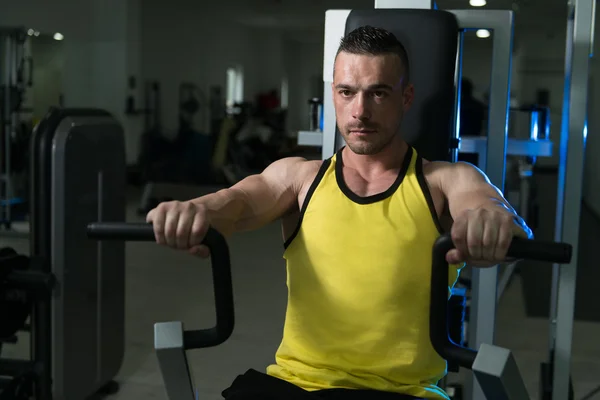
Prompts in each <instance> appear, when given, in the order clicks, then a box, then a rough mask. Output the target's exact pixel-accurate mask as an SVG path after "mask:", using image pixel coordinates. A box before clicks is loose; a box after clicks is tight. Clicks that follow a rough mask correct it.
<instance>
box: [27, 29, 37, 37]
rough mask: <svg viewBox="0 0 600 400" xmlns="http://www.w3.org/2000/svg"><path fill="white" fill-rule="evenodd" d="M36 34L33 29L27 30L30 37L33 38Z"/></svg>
mask: <svg viewBox="0 0 600 400" xmlns="http://www.w3.org/2000/svg"><path fill="white" fill-rule="evenodd" d="M34 33H35V31H34V30H33V29H28V30H27V34H28V35H29V36H33V34H34Z"/></svg>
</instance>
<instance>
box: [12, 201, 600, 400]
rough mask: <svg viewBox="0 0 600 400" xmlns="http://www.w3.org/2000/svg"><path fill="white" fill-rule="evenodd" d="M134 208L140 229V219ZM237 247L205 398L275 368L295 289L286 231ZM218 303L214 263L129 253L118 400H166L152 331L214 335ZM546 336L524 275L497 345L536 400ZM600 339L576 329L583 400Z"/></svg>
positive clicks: (596, 370) (156, 250) (507, 305)
mask: <svg viewBox="0 0 600 400" xmlns="http://www.w3.org/2000/svg"><path fill="white" fill-rule="evenodd" d="M133 208H134V207H132V211H131V213H130V220H131V221H133V220H136V219H139V217H137V216H135V215H134V213H133ZM1 243H2V245H11V246H13V247H15V248H16V249H17V250H18V251H26V250H27V248H26V247H27V243H26V241H24V240H19V239H1ZM230 249H231V254H232V268H233V279H234V289H235V292H234V293H235V300H236V313H237V321H236V327H235V331H234V333H233V336H232V337H231V339H230V340H229V341H227V342H226V343H225V344H223V345H221V346H219V347H216V348H211V349H203V350H196V351H193V352H190V354H189V359H190V361H191V364H192V371H193V374H194V377H195V382H196V385H197V387H198V389H199V398H200V399H218V398H220V396H219V394H220V392H221V391H222V390H223V389H224V388H226V387H227V386H228V385H229V384H230V383H231V381H232V380H233V379H234V378H235V376H236V375H237V374H239V373H242V372H244V371H245V370H247V369H248V368H255V369H258V370H263V369H264V368H265V367H266V366H267V365H268V364H269V363H271V362H272V361H273V354H274V352H275V350H276V348H277V346H278V344H279V340H280V338H281V329H282V322H283V316H284V310H285V303H286V287H285V266H284V262H283V259H282V257H281V255H282V244H281V239H280V229H279V226H278V225H276V224H273V225H271V226H268V227H266V228H264V229H263V230H261V231H259V232H257V233H248V234H241V235H239V236H237V237H234V238H233V239H232V240H231V241H230ZM212 295H213V294H212V283H211V275H210V271H209V266H208V262H207V261H204V260H198V259H194V258H192V257H190V256H187V255H186V254H181V253H177V252H175V251H173V250H170V249H165V248H161V247H158V246H156V245H153V244H148V243H132V244H129V245H128V246H127V337H126V354H125V359H124V363H123V366H122V369H121V372H120V374H119V376H118V377H117V379H118V380H119V381H120V382H121V390H120V391H119V393H117V394H116V395H113V396H111V397H110V398H111V399H113V400H130V399H146V400H151V399H166V395H165V393H164V390H163V383H162V378H161V375H160V372H159V369H158V364H157V361H156V358H155V355H154V353H153V337H152V335H153V323H154V322H157V321H170V320H182V321H184V323H185V324H186V327H187V328H192V327H195V328H200V327H207V326H209V325H211V324H212V323H213V321H214V313H213V309H212V307H213V298H212ZM547 336H548V324H547V322H546V321H545V320H537V319H530V318H527V317H526V316H525V311H524V305H523V300H522V296H521V287H520V281H519V278H518V277H517V278H516V279H514V281H513V283H512V285H511V286H510V287H509V289H508V291H507V292H506V294H505V296H504V297H503V299H502V301H501V303H500V305H499V309H498V318H497V343H498V344H500V345H502V346H506V347H508V348H511V349H512V350H514V354H515V357H516V359H517V361H518V363H519V366H520V369H521V373H522V374H523V375H524V378H525V380H526V383H527V385H528V387H529V391H530V394H531V396H532V398H536V397H537V391H538V379H539V377H538V371H539V363H540V361H542V360H543V359H545V358H546V348H547ZM599 338H600V324H594V323H582V322H577V323H576V324H575V328H574V341H573V362H572V371H573V380H574V385H575V398H576V399H580V398H581V397H582V396H583V395H584V394H585V393H587V392H588V391H590V390H592V389H593V388H594V387H596V386H597V385H599V384H600V342H599V340H598V339H599ZM22 342H24V343H25V342H26V340H23V341H22ZM22 352H23V349H21V348H19V346H17V347H14V346H7V347H6V348H5V350H4V351H3V356H15V355H19V354H22ZM452 378H454V379H455V378H456V377H452ZM599 398H600V397H599Z"/></svg>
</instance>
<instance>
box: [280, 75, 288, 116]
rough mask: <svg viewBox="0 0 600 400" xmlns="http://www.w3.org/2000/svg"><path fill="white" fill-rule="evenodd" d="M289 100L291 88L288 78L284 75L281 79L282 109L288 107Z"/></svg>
mask: <svg viewBox="0 0 600 400" xmlns="http://www.w3.org/2000/svg"><path fill="white" fill-rule="evenodd" d="M288 101H289V88H288V79H287V77H284V78H283V79H282V80H281V100H280V106H281V108H282V109H284V110H286V109H287V108H288Z"/></svg>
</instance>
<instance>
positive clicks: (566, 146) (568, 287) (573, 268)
mask: <svg viewBox="0 0 600 400" xmlns="http://www.w3.org/2000/svg"><path fill="white" fill-rule="evenodd" d="M595 3H596V2H595V0H571V1H569V25H568V29H569V30H568V31H567V42H566V52H565V56H566V57H565V58H566V61H565V90H564V101H563V117H562V118H563V124H562V128H563V129H562V132H561V139H560V144H561V145H560V164H559V176H558V195H557V207H556V236H555V239H556V240H557V241H563V242H567V243H570V244H571V245H572V246H573V257H572V259H571V263H570V264H563V265H560V266H558V265H554V270H558V274H556V272H555V273H554V274H553V278H558V279H557V280H556V281H555V282H553V284H554V283H556V285H553V286H556V289H555V293H554V297H555V299H556V303H555V304H556V307H555V308H554V310H553V311H555V313H556V314H555V319H556V327H555V337H554V357H553V359H554V366H553V368H554V371H553V387H552V398H553V399H556V400H560V399H566V398H568V395H569V379H570V373H571V350H572V349H571V346H572V341H573V319H574V318H573V317H574V312H575V286H576V278H577V262H578V250H579V246H578V244H579V243H578V242H579V222H580V217H581V196H582V189H583V188H582V186H583V170H584V156H585V145H586V138H585V135H586V131H587V106H588V83H589V69H590V66H589V60H590V56H591V53H592V41H593V35H594V17H595V11H596V7H595ZM570 32H572V34H570ZM552 317H553V316H552V315H551V319H553V318H552ZM551 339H552V338H551ZM551 341H552V340H551Z"/></svg>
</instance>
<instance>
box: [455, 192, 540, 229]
mask: <svg viewBox="0 0 600 400" xmlns="http://www.w3.org/2000/svg"><path fill="white" fill-rule="evenodd" d="M477 209H484V210H488V211H492V212H495V211H499V212H501V213H507V214H509V215H510V216H511V217H512V218H513V221H514V222H515V224H516V225H517V226H519V227H520V228H521V229H522V230H523V231H524V232H525V233H526V234H527V236H528V237H530V238H533V233H532V231H531V229H530V228H529V227H528V226H527V224H526V223H525V220H524V219H523V218H522V217H521V216H520V215H519V214H518V213H517V212H516V211H515V209H514V208H513V207H512V206H511V205H510V203H509V202H508V201H507V200H506V199H505V198H504V197H503V196H502V194H500V192H499V191H498V190H497V189H496V188H495V187H493V186H488V187H482V188H480V189H479V190H476V191H472V192H465V193H464V194H462V195H461V196H459V197H455V198H454V201H453V202H451V204H450V214H451V215H452V218H453V219H456V218H458V216H460V215H461V214H462V213H464V212H466V211H469V210H477Z"/></svg>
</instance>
